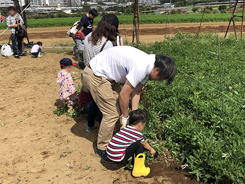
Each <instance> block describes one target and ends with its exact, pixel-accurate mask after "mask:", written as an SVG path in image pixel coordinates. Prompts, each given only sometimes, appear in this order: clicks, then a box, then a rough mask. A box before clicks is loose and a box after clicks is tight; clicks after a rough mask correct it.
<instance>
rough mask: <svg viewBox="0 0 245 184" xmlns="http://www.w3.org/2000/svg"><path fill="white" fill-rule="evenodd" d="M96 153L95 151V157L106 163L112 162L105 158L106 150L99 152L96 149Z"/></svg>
mask: <svg viewBox="0 0 245 184" xmlns="http://www.w3.org/2000/svg"><path fill="white" fill-rule="evenodd" d="M96 151H97V153H96V154H97V155H98V156H99V157H100V158H102V159H103V160H105V161H107V162H112V161H111V160H110V159H109V158H108V157H107V154H106V150H100V149H98V148H96Z"/></svg>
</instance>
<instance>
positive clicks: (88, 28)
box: [80, 15, 93, 36]
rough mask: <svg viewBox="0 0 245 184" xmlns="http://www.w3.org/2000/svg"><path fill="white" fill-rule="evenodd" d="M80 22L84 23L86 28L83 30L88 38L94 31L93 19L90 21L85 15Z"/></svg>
mask: <svg viewBox="0 0 245 184" xmlns="http://www.w3.org/2000/svg"><path fill="white" fill-rule="evenodd" d="M80 22H82V23H84V28H83V30H82V32H83V34H84V36H87V35H88V34H89V33H91V32H92V30H93V19H90V18H89V17H87V15H84V16H83V17H82V18H81V20H80Z"/></svg>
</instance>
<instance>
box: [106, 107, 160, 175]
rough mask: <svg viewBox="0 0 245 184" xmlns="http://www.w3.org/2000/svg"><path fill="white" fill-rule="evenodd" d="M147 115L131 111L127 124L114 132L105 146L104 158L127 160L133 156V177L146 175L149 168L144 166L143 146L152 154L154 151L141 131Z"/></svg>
mask: <svg viewBox="0 0 245 184" xmlns="http://www.w3.org/2000/svg"><path fill="white" fill-rule="evenodd" d="M146 121H147V117H146V114H145V112H144V111H142V110H139V109H138V110H135V111H132V112H131V114H130V118H129V124H128V126H127V127H126V128H124V129H122V130H121V131H120V132H118V133H116V135H114V136H113V137H112V139H111V141H110V143H109V144H108V146H107V150H106V156H107V157H106V158H104V159H105V160H108V161H109V160H110V161H113V162H123V161H127V160H128V159H129V158H130V157H131V156H133V157H134V168H133V172H132V175H133V176H134V177H140V176H147V175H148V174H149V173H150V168H147V167H145V155H144V154H143V151H144V150H143V148H145V149H147V150H149V151H150V153H151V154H152V156H154V155H155V153H156V151H155V150H154V149H153V148H152V147H151V146H150V145H149V144H148V143H147V142H146V141H145V140H144V138H143V135H142V133H141V131H142V130H143V129H144V127H145V124H146Z"/></svg>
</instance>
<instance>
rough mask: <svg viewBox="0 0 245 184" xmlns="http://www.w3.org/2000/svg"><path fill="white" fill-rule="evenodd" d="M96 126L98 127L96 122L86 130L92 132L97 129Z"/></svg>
mask: <svg viewBox="0 0 245 184" xmlns="http://www.w3.org/2000/svg"><path fill="white" fill-rule="evenodd" d="M95 128H96V124H94V126H93V127H89V126H87V129H86V132H91V131H92V130H93V129H95Z"/></svg>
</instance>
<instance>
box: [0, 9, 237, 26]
mask: <svg viewBox="0 0 245 184" xmlns="http://www.w3.org/2000/svg"><path fill="white" fill-rule="evenodd" d="M201 17H202V14H169V15H165V14H161V15H160V14H148V15H146V14H143V15H140V23H141V24H162V23H166V21H168V22H169V23H178V22H179V23H189V22H200V20H201ZM230 17H231V13H217V14H205V16H204V19H203V22H228V21H229V19H230ZM80 18H81V17H65V18H46V19H28V27H29V28H38V27H64V26H72V25H73V23H74V22H76V21H78V20H79V19H80ZM118 18H119V21H120V24H132V22H133V15H119V16H118ZM100 19H101V17H97V18H96V19H95V24H96V23H97V22H98V21H99V20H100ZM238 20H239V19H238ZM5 28H6V23H4V24H1V25H0V29H5Z"/></svg>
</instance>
